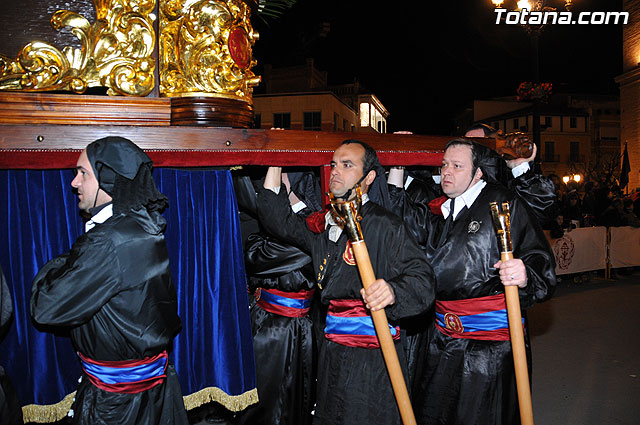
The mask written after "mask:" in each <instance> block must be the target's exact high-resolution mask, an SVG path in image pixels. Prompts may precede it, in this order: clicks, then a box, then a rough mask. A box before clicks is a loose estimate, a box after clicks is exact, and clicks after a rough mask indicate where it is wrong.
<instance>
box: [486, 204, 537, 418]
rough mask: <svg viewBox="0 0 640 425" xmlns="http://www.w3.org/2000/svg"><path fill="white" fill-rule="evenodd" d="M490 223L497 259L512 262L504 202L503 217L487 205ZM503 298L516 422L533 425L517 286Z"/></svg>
mask: <svg viewBox="0 0 640 425" xmlns="http://www.w3.org/2000/svg"><path fill="white" fill-rule="evenodd" d="M490 206H491V213H492V216H493V223H494V225H495V227H496V232H497V233H498V241H499V245H500V260H502V261H503V262H504V261H508V260H513V251H512V250H511V234H510V229H509V226H510V214H509V203H508V202H504V203H503V204H502V208H503V211H504V214H500V212H499V209H498V204H497V203H496V202H491V204H490ZM504 295H505V299H506V303H507V316H508V318H509V335H510V337H511V351H512V353H513V365H514V368H515V374H516V388H517V390H518V404H519V406H520V423H521V424H522V425H533V407H532V403H531V387H530V385H529V368H528V366H527V353H526V350H525V346H524V329H523V327H522V311H521V310H520V296H519V294H518V287H517V286H511V285H510V286H505V288H504Z"/></svg>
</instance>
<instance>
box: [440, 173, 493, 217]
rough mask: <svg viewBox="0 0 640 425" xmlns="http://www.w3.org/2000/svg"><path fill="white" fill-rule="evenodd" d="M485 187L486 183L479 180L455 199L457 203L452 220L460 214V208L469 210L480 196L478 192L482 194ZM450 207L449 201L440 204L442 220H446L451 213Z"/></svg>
mask: <svg viewBox="0 0 640 425" xmlns="http://www.w3.org/2000/svg"><path fill="white" fill-rule="evenodd" d="M486 185H487V182H486V181H484V180H480V181H478V182H477V183H476V184H474V185H473V186H471V187H470V188H469V189H467V190H466V191H465V192H464V193H463V194H462V195H460V196H458V197H457V198H455V199H456V201H457V202H456V203H455V211H454V212H453V219H454V220H455V218H456V217H457V216H458V213H460V211H461V210H462V208H464V207H465V206H466V207H467V208H471V205H473V203H474V202H475V200H476V199H477V198H478V196H479V195H480V192H482V189H484V187H485V186H486ZM460 200H462V202H460ZM450 207H451V199H447V200H446V201H445V203H444V204H442V215H443V216H444V218H447V217H448V216H449V213H450V212H451V211H450Z"/></svg>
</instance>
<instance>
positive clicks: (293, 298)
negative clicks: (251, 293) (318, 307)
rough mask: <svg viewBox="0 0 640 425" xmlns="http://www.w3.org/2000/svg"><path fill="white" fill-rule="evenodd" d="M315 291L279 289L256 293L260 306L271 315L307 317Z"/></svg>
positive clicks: (259, 289) (257, 291) (258, 290)
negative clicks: (286, 290)
mask: <svg viewBox="0 0 640 425" xmlns="http://www.w3.org/2000/svg"><path fill="white" fill-rule="evenodd" d="M314 292H315V290H314V289H311V290H309V291H305V290H303V291H299V292H285V291H279V290H277V289H265V288H258V289H257V290H256V293H255V297H256V301H257V302H258V305H259V306H260V307H261V308H262V309H263V310H265V311H268V312H269V313H273V314H278V315H280V316H286V317H305V316H306V315H307V314H309V309H310V308H311V301H312V299H313V293H314Z"/></svg>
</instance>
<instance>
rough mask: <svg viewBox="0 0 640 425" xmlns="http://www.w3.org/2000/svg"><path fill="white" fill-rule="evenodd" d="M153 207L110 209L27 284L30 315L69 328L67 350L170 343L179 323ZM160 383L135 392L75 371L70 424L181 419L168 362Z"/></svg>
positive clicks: (156, 349)
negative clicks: (109, 387) (108, 387)
mask: <svg viewBox="0 0 640 425" xmlns="http://www.w3.org/2000/svg"><path fill="white" fill-rule="evenodd" d="M164 227H165V221H164V218H162V216H160V214H159V213H157V212H155V213H151V214H149V213H148V212H147V210H145V209H141V210H136V211H130V212H129V213H128V214H117V215H114V216H113V217H111V218H109V219H108V220H107V221H105V222H104V223H103V224H98V225H96V226H95V227H94V228H93V229H91V230H90V231H88V232H87V233H85V234H83V235H81V236H80V237H79V238H78V239H77V240H76V242H75V243H74V244H73V246H72V248H71V251H70V252H68V253H65V254H63V255H61V256H59V257H57V258H54V259H53V260H51V261H49V262H48V263H47V264H45V265H44V266H43V267H42V269H40V271H39V272H38V275H37V276H36V277H35V279H34V282H33V288H32V292H31V315H32V317H33V319H34V321H35V322H37V323H39V324H41V325H48V326H55V327H64V328H68V329H70V333H71V342H72V344H73V346H74V348H75V349H76V350H77V351H78V352H80V353H82V354H83V355H84V356H86V357H88V358H90V359H94V360H105V361H117V360H131V359H142V358H145V357H150V356H154V355H156V354H158V353H160V352H162V351H163V350H167V349H169V348H170V345H171V342H172V341H173V338H174V337H175V335H176V334H177V333H178V332H179V331H180V329H181V321H180V318H179V317H178V314H177V300H176V292H175V288H174V287H173V283H172V280H171V274H170V271H169V257H168V253H167V249H166V244H165V240H164V236H163V231H164ZM166 374H167V378H166V380H165V381H164V383H163V384H161V385H158V386H156V387H153V388H151V389H149V390H147V391H143V392H141V393H137V394H118V393H111V392H106V391H103V390H101V389H99V388H97V387H95V386H94V385H93V384H92V383H91V382H90V381H89V379H88V378H87V376H86V375H85V374H84V373H83V376H82V380H81V383H80V385H79V387H78V390H77V393H76V396H75V402H74V404H73V407H72V409H73V411H74V417H73V423H79V424H102V423H121V424H167V425H168V424H186V423H188V421H187V416H186V412H185V408H184V403H183V401H182V393H181V390H180V384H179V382H178V377H177V375H176V373H175V369H174V368H173V365H169V366H168V368H167V371H166Z"/></svg>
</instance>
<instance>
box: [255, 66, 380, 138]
mask: <svg viewBox="0 0 640 425" xmlns="http://www.w3.org/2000/svg"><path fill="white" fill-rule="evenodd" d="M262 77H263V82H264V84H263V90H264V92H263V93H258V90H256V93H255V94H254V96H253V107H254V114H255V128H265V129H268V128H283V129H287V130H310V131H343V132H378V133H386V132H387V118H388V116H389V112H388V111H387V109H386V108H385V107H384V105H383V104H382V102H380V100H379V99H378V98H377V97H376V96H375V95H374V94H373V93H370V92H368V91H367V90H366V89H364V88H363V87H361V86H360V84H359V83H358V82H357V81H356V82H354V83H351V84H343V85H339V86H329V85H328V83H327V73H326V72H321V71H319V70H317V69H316V68H315V66H314V63H313V59H308V60H307V62H306V63H305V64H304V65H300V66H292V67H284V68H272V67H271V66H268V65H267V66H265V70H264V73H263V76H262Z"/></svg>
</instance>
